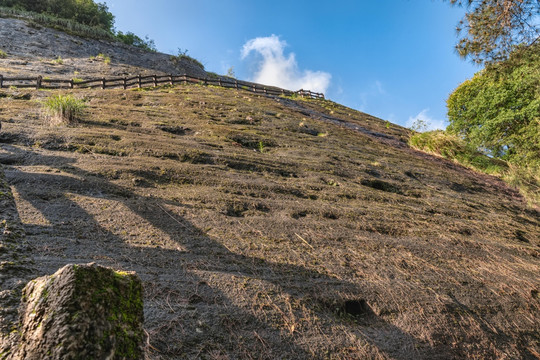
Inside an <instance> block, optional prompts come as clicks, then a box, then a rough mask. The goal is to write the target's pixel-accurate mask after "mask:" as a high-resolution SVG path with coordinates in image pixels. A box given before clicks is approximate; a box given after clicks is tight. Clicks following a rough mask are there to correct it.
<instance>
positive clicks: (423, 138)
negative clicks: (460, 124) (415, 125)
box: [409, 130, 508, 175]
mask: <svg viewBox="0 0 540 360" xmlns="http://www.w3.org/2000/svg"><path fill="white" fill-rule="evenodd" d="M409 145H411V146H412V147H414V148H416V149H418V150H422V151H425V152H428V153H431V154H435V155H439V156H442V157H444V158H446V159H450V160H455V161H456V162H458V163H460V164H462V165H464V166H466V167H470V168H473V169H475V170H477V171H480V172H483V173H486V174H491V175H501V174H503V173H504V172H505V171H506V170H508V164H507V163H506V162H504V161H502V160H498V159H494V158H490V157H488V156H486V155H484V154H482V153H481V152H479V151H478V150H477V149H475V148H474V147H472V146H470V145H468V144H466V143H465V142H464V141H463V140H462V139H460V138H459V137H457V136H455V135H450V134H448V133H446V132H444V131H442V130H435V131H428V132H424V133H416V134H414V135H413V136H412V137H411V138H410V140H409Z"/></svg>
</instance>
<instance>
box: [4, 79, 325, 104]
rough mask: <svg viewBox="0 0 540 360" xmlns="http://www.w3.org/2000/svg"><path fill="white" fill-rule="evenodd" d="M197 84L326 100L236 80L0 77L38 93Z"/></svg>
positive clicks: (7, 83)
mask: <svg viewBox="0 0 540 360" xmlns="http://www.w3.org/2000/svg"><path fill="white" fill-rule="evenodd" d="M188 83H196V84H201V85H214V86H221V87H225V88H234V89H238V90H246V91H250V92H253V93H258V94H265V95H275V96H279V95H285V96H292V95H298V96H301V97H307V98H312V99H324V94H322V93H316V92H313V91H310V90H304V89H300V90H298V91H290V90H285V89H282V88H278V87H275V86H264V85H261V84H256V83H252V82H247V81H241V80H236V79H232V78H200V77H196V76H191V75H186V74H184V75H144V76H143V75H137V76H133V77H116V78H99V79H89V80H81V79H69V80H67V79H50V78H47V77H42V76H38V77H5V76H3V75H0V89H2V88H10V87H15V88H34V89H94V88H98V89H113V88H116V89H130V88H142V87H148V86H154V87H157V86H160V85H176V84H188Z"/></svg>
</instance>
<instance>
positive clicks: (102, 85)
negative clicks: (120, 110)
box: [101, 78, 106, 89]
mask: <svg viewBox="0 0 540 360" xmlns="http://www.w3.org/2000/svg"><path fill="white" fill-rule="evenodd" d="M105 81H106V80H105V78H101V88H102V89H105Z"/></svg>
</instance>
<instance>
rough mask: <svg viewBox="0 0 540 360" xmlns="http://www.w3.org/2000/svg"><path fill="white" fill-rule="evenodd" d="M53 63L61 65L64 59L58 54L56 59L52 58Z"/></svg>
mask: <svg viewBox="0 0 540 360" xmlns="http://www.w3.org/2000/svg"><path fill="white" fill-rule="evenodd" d="M53 61H54V63H55V64H58V65H62V64H63V63H64V60H62V58H61V57H60V56H58V57H57V58H56V59H54V60H53Z"/></svg>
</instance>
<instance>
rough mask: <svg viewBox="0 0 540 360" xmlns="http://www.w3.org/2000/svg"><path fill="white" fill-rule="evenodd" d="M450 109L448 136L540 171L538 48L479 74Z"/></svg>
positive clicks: (456, 93)
mask: <svg viewBox="0 0 540 360" xmlns="http://www.w3.org/2000/svg"><path fill="white" fill-rule="evenodd" d="M447 106H448V118H449V121H450V126H449V127H448V131H449V132H450V133H453V134H458V135H460V136H461V137H462V138H464V139H465V140H467V141H468V142H470V143H471V144H473V145H475V146H477V147H478V148H480V149H483V150H484V151H485V152H486V153H487V154H489V155H491V156H494V157H498V158H501V159H504V160H507V161H509V162H511V163H514V164H518V165H526V166H533V167H540V44H536V45H533V46H529V47H525V46H522V47H520V48H518V49H517V50H516V51H514V52H513V54H512V55H511V56H510V58H509V59H508V60H506V61H504V62H500V63H498V64H495V65H490V66H488V67H486V68H485V69H484V70H482V71H480V72H478V73H477V74H476V75H475V76H474V77H473V78H472V79H470V80H468V81H465V82H464V83H463V84H461V85H460V86H459V87H458V88H457V89H456V90H455V91H454V92H453V93H452V94H451V95H450V97H449V98H448V101H447Z"/></svg>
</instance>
